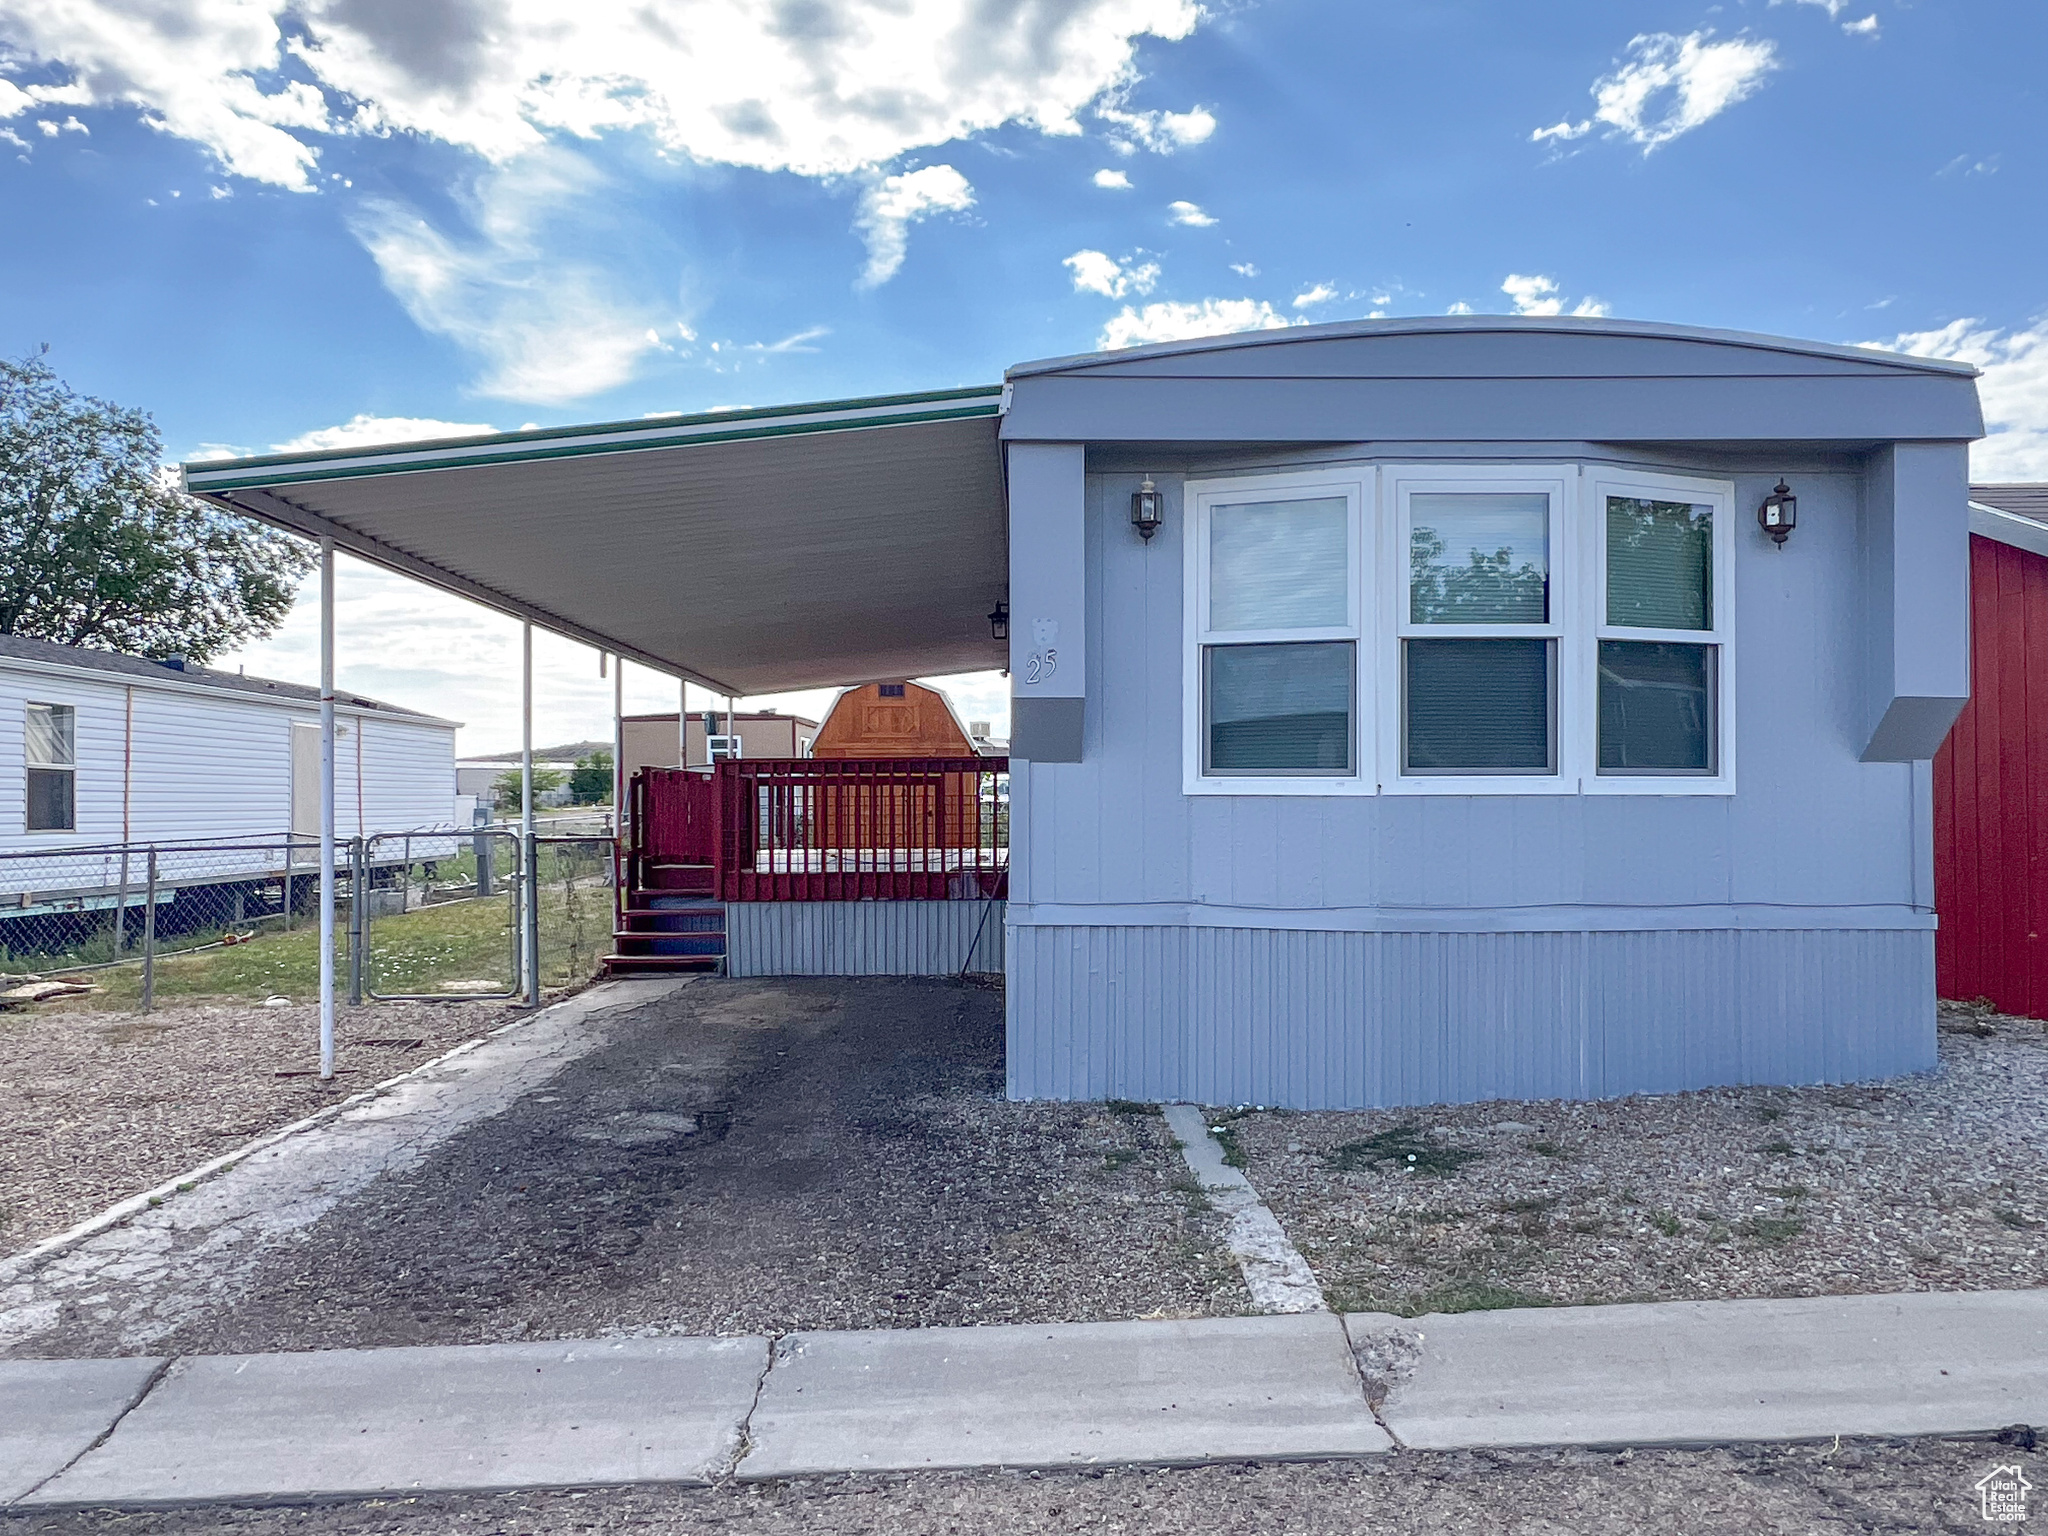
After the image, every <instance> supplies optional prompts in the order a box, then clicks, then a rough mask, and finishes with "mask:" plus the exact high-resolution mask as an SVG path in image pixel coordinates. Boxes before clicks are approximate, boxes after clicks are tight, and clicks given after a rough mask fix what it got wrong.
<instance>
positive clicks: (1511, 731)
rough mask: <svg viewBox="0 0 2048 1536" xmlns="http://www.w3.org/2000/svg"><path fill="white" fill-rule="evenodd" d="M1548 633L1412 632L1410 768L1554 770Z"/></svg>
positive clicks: (1408, 648)
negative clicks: (1543, 636)
mask: <svg viewBox="0 0 2048 1536" xmlns="http://www.w3.org/2000/svg"><path fill="white" fill-rule="evenodd" d="M1550 646H1551V642H1550V641H1548V640H1408V641H1404V642H1403V643H1402V648H1403V650H1404V652H1405V653H1406V654H1405V666H1406V668H1407V674H1408V675H1407V693H1406V708H1407V730H1406V732H1405V733H1404V739H1405V743H1406V745H1405V749H1404V756H1405V760H1406V761H1405V769H1404V771H1406V772H1408V773H1504V772H1505V773H1517V772H1519V773H1548V772H1551V771H1553V769H1552V761H1551V753H1550Z"/></svg>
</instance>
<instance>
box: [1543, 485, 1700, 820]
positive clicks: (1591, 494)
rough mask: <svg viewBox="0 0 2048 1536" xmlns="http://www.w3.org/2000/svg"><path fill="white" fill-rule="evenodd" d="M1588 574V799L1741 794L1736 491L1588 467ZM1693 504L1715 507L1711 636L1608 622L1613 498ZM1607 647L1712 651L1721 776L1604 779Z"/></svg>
mask: <svg viewBox="0 0 2048 1536" xmlns="http://www.w3.org/2000/svg"><path fill="white" fill-rule="evenodd" d="M1584 482H1585V497H1584V500H1585V518H1584V523H1585V529H1586V540H1587V545H1588V547H1587V549H1586V551H1585V561H1584V564H1585V569H1586V571H1587V573H1588V575H1589V578H1590V587H1591V590H1590V592H1589V593H1588V602H1587V607H1588V609H1589V614H1588V617H1589V618H1590V619H1591V621H1592V622H1591V623H1589V624H1588V625H1587V626H1586V629H1587V631H1588V632H1589V634H1590V637H1591V638H1590V641H1589V643H1588V645H1587V647H1586V654H1585V656H1584V658H1583V661H1582V663H1581V665H1582V668H1583V670H1582V673H1581V684H1580V686H1581V689H1582V691H1584V692H1585V695H1586V706H1587V709H1588V710H1589V711H1590V712H1591V714H1592V720H1591V721H1590V726H1591V729H1590V731H1589V733H1588V736H1587V740H1586V743H1585V751H1586V764H1585V769H1584V784H1583V788H1584V792H1585V793H1586V794H1589V795H1732V794H1734V793H1735V697H1734V695H1735V690H1734V687H1733V686H1732V684H1733V679H1734V676H1735V593H1734V585H1735V584H1734V580H1733V575H1734V570H1735V486H1734V484H1733V482H1731V481H1727V480H1706V479H1698V478H1694V477H1692V476H1688V475H1670V474H1659V473H1655V472H1652V471H1645V470H1621V469H1613V468H1608V467H1606V466H1602V465H1589V466H1587V467H1586V469H1585V472H1584ZM1609 496H1634V497H1639V498H1641V499H1643V500H1648V501H1687V502H1692V503H1693V504H1695V505H1704V506H1707V507H1710V508H1712V510H1713V518H1714V535H1713V539H1712V541H1711V543H1710V544H1709V549H1710V550H1711V552H1712V558H1713V562H1714V564H1713V570H1712V572H1711V579H1710V586H1711V596H1712V599H1713V603H1712V606H1713V613H1712V614H1711V615H1710V617H1711V618H1712V620H1713V628H1711V629H1688V630H1674V629H1633V628H1627V627H1624V626H1621V625H1614V624H1609V623H1608V622H1607V498H1608V497H1609ZM1602 640H1657V641H1669V642H1677V643H1682V644H1686V645H1703V646H1712V647H1713V648H1714V650H1715V652H1716V654H1715V656H1714V662H1713V677H1714V713H1715V720H1714V767H1715V770H1716V771H1715V772H1713V773H1711V774H1704V773H1670V774H1666V773H1659V774H1620V773H1611V774H1603V773H1601V772H1600V741H1599V729H1600V719H1599V711H1600V644H1599V642H1600V641H1602Z"/></svg>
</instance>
